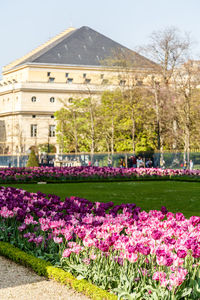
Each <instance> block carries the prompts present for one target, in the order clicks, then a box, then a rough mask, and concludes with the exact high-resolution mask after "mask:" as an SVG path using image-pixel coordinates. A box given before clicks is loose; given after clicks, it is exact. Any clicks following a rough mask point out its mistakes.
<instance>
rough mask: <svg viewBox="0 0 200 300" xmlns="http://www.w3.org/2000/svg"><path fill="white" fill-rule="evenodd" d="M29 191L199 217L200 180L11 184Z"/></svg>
mask: <svg viewBox="0 0 200 300" xmlns="http://www.w3.org/2000/svg"><path fill="white" fill-rule="evenodd" d="M4 186H13V187H18V188H22V189H25V190H27V191H30V192H37V191H41V192H43V193H46V194H55V195H58V196H60V197H61V198H62V199H64V198H65V197H69V196H78V197H82V198H86V199H88V200H91V201H99V202H108V201H113V202H114V203H115V204H120V203H131V202H133V203H135V204H136V205H138V206H140V207H141V208H142V209H144V210H147V211H148V210H150V209H160V208H161V206H162V205H164V206H166V207H167V208H168V210H169V211H172V212H182V213H184V214H185V216H186V217H190V216H192V215H198V216H200V183H199V182H176V181H140V182H131V181H129V182H108V183H105V182H99V183H96V182H90V183H88V182H87V183H61V184H45V185H38V184H9V185H4Z"/></svg>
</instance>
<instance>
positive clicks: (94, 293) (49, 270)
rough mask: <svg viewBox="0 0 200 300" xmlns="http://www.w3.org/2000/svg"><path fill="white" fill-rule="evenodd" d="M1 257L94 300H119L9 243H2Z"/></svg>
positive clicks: (0, 248)
mask: <svg viewBox="0 0 200 300" xmlns="http://www.w3.org/2000/svg"><path fill="white" fill-rule="evenodd" d="M0 255H2V256H4V257H7V258H9V259H11V260H12V261H14V262H16V263H18V264H21V265H24V266H25V267H29V268H31V269H32V270H33V271H35V272H36V273H37V274H38V275H40V276H45V277H47V278H49V279H54V280H55V281H57V282H59V283H62V284H65V285H67V286H69V287H71V288H73V289H74V290H76V291H77V292H80V293H83V294H85V295H87V296H89V297H90V298H91V299H94V300H117V296H116V295H114V294H110V293H109V292H107V291H104V290H102V289H100V288H99V287H97V286H95V285H93V284H92V283H89V282H87V281H86V280H83V279H82V280H78V279H76V278H75V277H74V276H73V275H72V274H70V273H68V272H65V271H63V270H62V269H59V268H56V267H53V266H52V265H51V264H50V263H49V262H46V261H44V260H42V259H40V258H36V257H34V256H32V255H30V254H27V253H25V252H23V251H21V250H20V249H18V248H16V247H14V246H13V245H10V244H9V243H5V242H0Z"/></svg>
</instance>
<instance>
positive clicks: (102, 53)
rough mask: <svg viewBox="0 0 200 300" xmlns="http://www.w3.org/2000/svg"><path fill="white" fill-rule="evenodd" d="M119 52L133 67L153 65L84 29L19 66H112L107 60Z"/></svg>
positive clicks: (91, 30) (124, 48)
mask: <svg viewBox="0 0 200 300" xmlns="http://www.w3.org/2000/svg"><path fill="white" fill-rule="evenodd" d="M119 53H122V54H125V53H127V54H128V56H129V57H130V58H131V61H132V64H133V66H134V67H140V68H149V67H152V66H153V65H154V63H153V62H151V61H150V60H148V59H147V58H145V57H143V56H141V55H139V54H137V53H136V52H134V51H132V50H130V49H128V48H126V47H124V46H122V45H120V44H119V43H117V42H115V41H113V40H112V39H110V38H108V37H106V36H104V35H103V34H101V33H98V32H97V31H95V30H93V29H91V28H89V27H87V26H83V27H81V28H79V29H76V30H74V31H72V32H70V33H68V34H67V35H66V36H64V37H62V38H61V39H59V40H57V41H55V42H53V43H52V44H51V45H49V46H47V47H46V48H44V49H42V50H41V51H39V52H37V53H36V54H34V55H33V56H31V57H29V58H28V59H26V60H24V61H23V62H21V63H20V65H21V64H24V63H28V62H29V63H31V62H32V63H44V64H61V65H62V64H63V65H78V66H81V65H82V66H102V65H113V61H112V62H111V60H109V58H111V57H112V58H114V57H117V56H118V54H119ZM109 61H110V62H109Z"/></svg>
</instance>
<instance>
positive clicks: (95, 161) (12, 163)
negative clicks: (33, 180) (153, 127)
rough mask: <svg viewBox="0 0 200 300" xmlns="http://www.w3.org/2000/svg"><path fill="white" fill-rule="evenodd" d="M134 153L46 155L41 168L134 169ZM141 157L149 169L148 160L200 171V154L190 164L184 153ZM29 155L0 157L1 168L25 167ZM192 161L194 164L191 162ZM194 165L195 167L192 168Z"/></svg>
mask: <svg viewBox="0 0 200 300" xmlns="http://www.w3.org/2000/svg"><path fill="white" fill-rule="evenodd" d="M132 156H133V154H132V153H115V154H113V155H111V154H110V153H95V154H93V155H91V154H90V153H80V154H74V153H69V154H59V155H58V154H56V155H55V154H48V155H47V154H46V155H40V156H39V157H38V159H39V163H40V166H58V167H62V166H68V167H76V166H90V165H91V166H97V167H104V166H109V167H134V165H133V161H134V159H133V157H132ZM138 157H141V159H142V161H143V166H144V167H147V162H148V160H150V161H152V164H151V166H152V167H162V168H170V169H181V168H187V169H189V168H193V169H200V152H191V153H190V162H186V161H184V153H181V152H179V153H172V152H170V153H162V154H161V153H149V152H143V153H139V154H137V155H136V159H137V158H138ZM27 160H28V155H15V156H11V155H0V167H25V166H26V163H27ZM191 161H192V162H191ZM192 165H193V166H192Z"/></svg>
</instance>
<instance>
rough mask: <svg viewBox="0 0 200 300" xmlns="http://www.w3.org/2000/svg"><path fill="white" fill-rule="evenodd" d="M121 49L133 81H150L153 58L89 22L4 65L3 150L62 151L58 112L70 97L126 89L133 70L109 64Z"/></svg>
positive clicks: (0, 91) (0, 89) (0, 99)
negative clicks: (42, 147) (130, 65)
mask: <svg viewBox="0 0 200 300" xmlns="http://www.w3.org/2000/svg"><path fill="white" fill-rule="evenodd" d="M119 53H120V54H121V53H122V54H123V55H124V54H125V53H128V55H129V56H130V57H131V60H132V62H133V68H132V69H134V72H135V74H137V76H135V77H134V81H135V84H136V85H143V84H147V82H148V80H149V78H150V76H151V74H152V72H153V67H154V65H153V63H152V62H151V61H149V60H148V59H146V58H144V57H142V56H140V55H139V54H137V53H135V52H133V51H131V50H129V49H127V48H126V47H124V46H122V45H120V44H118V43H116V42H114V41H113V40H111V39H109V38H107V37H105V36H104V35H102V34H100V33H98V32H96V31H94V30H93V29H91V28H89V27H85V26H84V27H81V28H79V29H74V28H69V29H67V30H66V31H64V32H62V33H61V34H59V35H57V36H56V37H54V38H53V39H51V40H49V41H48V42H47V43H45V44H43V45H42V46H40V47H38V48H36V49H35V50H33V51H31V52H30V53H28V54H27V55H25V56H23V57H22V58H20V59H18V60H16V61H14V62H13V63H11V64H9V65H7V66H5V67H4V68H3V73H2V80H1V81H0V154H11V155H15V154H26V153H28V151H29V150H30V149H31V148H32V147H35V148H38V147H39V146H40V145H43V144H48V145H49V144H50V145H52V146H53V147H54V151H55V152H56V153H59V146H58V144H57V142H56V120H55V118H54V113H55V112H56V111H57V110H59V109H61V108H62V106H63V102H65V103H68V102H69V103H70V101H71V100H72V98H76V97H79V98H81V97H83V98H86V97H88V96H92V97H94V98H96V99H98V98H100V95H101V94H102V93H103V92H104V91H105V90H114V89H116V88H125V87H126V86H127V85H128V79H125V74H126V76H127V74H128V76H129V75H130V71H127V70H126V72H124V71H123V72H124V73H123V72H122V71H121V69H120V68H119V67H117V66H115V65H114V64H113V63H107V62H109V61H111V60H113V61H114V59H118V60H119V57H118V58H117V55H119ZM124 70H125V69H124ZM136 71H137V72H136ZM138 74H139V75H138ZM129 77H130V76H129Z"/></svg>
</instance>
